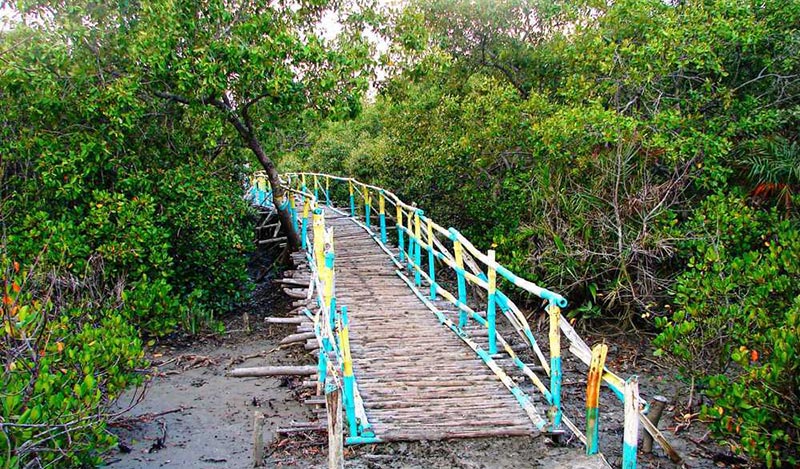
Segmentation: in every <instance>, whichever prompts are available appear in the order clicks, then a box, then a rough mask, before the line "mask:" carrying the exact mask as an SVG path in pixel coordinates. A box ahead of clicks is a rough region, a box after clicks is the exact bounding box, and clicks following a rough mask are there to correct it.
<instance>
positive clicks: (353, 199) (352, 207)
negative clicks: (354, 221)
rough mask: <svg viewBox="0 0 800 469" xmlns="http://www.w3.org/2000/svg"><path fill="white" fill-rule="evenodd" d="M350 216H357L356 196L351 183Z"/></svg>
mask: <svg viewBox="0 0 800 469" xmlns="http://www.w3.org/2000/svg"><path fill="white" fill-rule="evenodd" d="M350 216H351V217H354V216H356V196H355V193H354V191H353V183H352V182H351V183H350Z"/></svg>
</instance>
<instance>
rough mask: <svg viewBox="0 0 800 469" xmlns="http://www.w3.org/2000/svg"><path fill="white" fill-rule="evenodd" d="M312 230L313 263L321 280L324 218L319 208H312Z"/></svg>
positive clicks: (323, 250) (323, 251)
mask: <svg viewBox="0 0 800 469" xmlns="http://www.w3.org/2000/svg"><path fill="white" fill-rule="evenodd" d="M312 225H313V230H314V263H316V265H317V275H319V276H320V279H321V278H322V269H324V268H325V216H324V215H323V211H322V209H321V208H314V215H313V217H312Z"/></svg>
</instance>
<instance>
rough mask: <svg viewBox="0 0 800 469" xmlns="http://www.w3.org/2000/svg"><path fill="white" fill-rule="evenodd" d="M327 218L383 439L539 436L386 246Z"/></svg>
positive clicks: (372, 417)
mask: <svg viewBox="0 0 800 469" xmlns="http://www.w3.org/2000/svg"><path fill="white" fill-rule="evenodd" d="M325 218H326V226H332V227H334V239H335V243H336V298H337V303H338V304H339V305H343V306H347V308H348V316H349V319H350V346H351V351H352V359H353V369H354V372H355V377H356V381H357V385H358V388H359V391H360V393H361V396H362V398H363V402H364V407H365V410H366V413H367V418H368V419H369V423H370V425H371V426H372V427H373V430H374V431H375V434H376V436H378V437H379V438H381V439H382V440H384V441H392V440H431V439H442V438H455V437H479V436H499V435H533V434H536V433H537V432H538V430H537V429H536V427H535V426H534V425H533V424H532V422H531V420H530V419H529V418H528V416H527V414H526V413H525V411H524V410H523V408H522V407H521V406H520V404H519V403H518V402H517V401H516V398H515V397H514V396H513V395H512V394H511V393H510V392H509V390H508V389H507V388H506V387H505V386H504V385H503V384H502V383H501V382H500V380H499V379H498V378H497V377H496V376H495V375H494V374H493V373H492V371H491V370H490V369H489V368H488V367H487V366H486V365H485V364H484V363H483V362H482V361H481V359H480V358H479V357H478V356H477V355H476V354H475V352H474V351H473V350H472V349H471V348H469V347H468V346H467V345H466V344H465V343H464V342H463V341H462V340H461V339H459V338H458V337H457V336H456V335H455V334H454V333H453V332H452V331H451V330H449V329H448V328H447V327H446V326H444V325H442V324H440V323H439V321H438V320H437V318H436V316H435V315H434V314H433V313H432V312H431V310H430V309H428V307H427V306H426V305H425V304H424V303H423V302H422V301H421V300H420V299H419V298H418V297H417V296H416V295H415V294H414V292H413V291H412V290H411V289H410V288H409V287H408V286H407V285H406V283H405V282H404V281H403V279H401V278H400V277H399V276H398V275H397V274H396V273H395V270H396V269H397V267H396V265H395V264H394V263H393V262H392V260H391V259H390V258H389V256H388V255H387V254H386V253H385V252H384V251H383V249H382V248H381V247H380V246H379V245H378V243H377V242H376V241H375V240H374V239H372V238H371V237H370V235H369V234H368V233H367V232H366V231H365V230H364V229H363V228H362V227H360V226H358V225H357V224H356V223H354V222H353V220H352V219H350V218H349V217H346V216H342V215H341V214H340V213H337V212H336V211H333V210H331V209H326V216H325ZM451 309H452V308H451ZM451 317H452V316H451Z"/></svg>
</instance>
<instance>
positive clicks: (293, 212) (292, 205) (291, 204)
mask: <svg viewBox="0 0 800 469" xmlns="http://www.w3.org/2000/svg"><path fill="white" fill-rule="evenodd" d="M295 204H296V202H295V200H294V195H291V194H290V195H289V213H290V214H291V216H292V228H293V229H294V232H295V233H297V232H298V231H299V229H300V227H298V226H297V218H298V217H297V207H296V206H295Z"/></svg>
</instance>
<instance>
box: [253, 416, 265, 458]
mask: <svg viewBox="0 0 800 469" xmlns="http://www.w3.org/2000/svg"><path fill="white" fill-rule="evenodd" d="M264 420H265V418H264V414H262V413H261V412H259V411H255V413H254V414H253V467H261V466H262V465H263V464H264Z"/></svg>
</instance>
